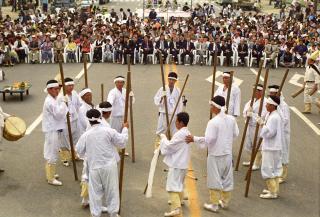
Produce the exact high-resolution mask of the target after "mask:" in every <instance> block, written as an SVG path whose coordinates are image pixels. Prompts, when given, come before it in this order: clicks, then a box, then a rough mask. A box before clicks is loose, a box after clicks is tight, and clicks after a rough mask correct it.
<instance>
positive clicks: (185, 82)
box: [167, 74, 189, 131]
mask: <svg viewBox="0 0 320 217" xmlns="http://www.w3.org/2000/svg"><path fill="white" fill-rule="evenodd" d="M188 79H189V74H187V77H186V80H185V81H184V84H183V86H182V89H181V92H180V95H179V98H178V101H177V103H176V106H175V107H174V110H173V113H172V115H171V118H170V122H169V126H171V124H172V121H173V118H174V116H175V115H176V111H177V109H178V106H179V104H180V100H181V97H182V94H183V91H184V88H185V87H186V84H187V82H188ZM168 129H169V128H168ZM168 129H167V131H168Z"/></svg>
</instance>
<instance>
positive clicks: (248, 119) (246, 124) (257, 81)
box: [235, 62, 262, 171]
mask: <svg viewBox="0 0 320 217" xmlns="http://www.w3.org/2000/svg"><path fill="white" fill-rule="evenodd" d="M261 71H262V62H261V63H260V67H259V71H258V74H257V77H256V82H255V85H254V88H253V91H252V95H251V101H250V107H251V108H252V106H253V102H254V98H255V97H254V95H255V93H256V91H257V86H258V83H259V79H260V75H261ZM250 119H251V117H247V118H246V122H245V125H244V130H243V134H242V138H241V143H240V149H239V154H238V158H237V163H236V167H235V171H238V170H239V164H240V160H241V155H242V150H243V146H244V141H245V139H246V135H247V130H248V125H249V121H250Z"/></svg>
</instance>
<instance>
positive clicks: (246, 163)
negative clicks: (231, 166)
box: [242, 161, 250, 167]
mask: <svg viewBox="0 0 320 217" xmlns="http://www.w3.org/2000/svg"><path fill="white" fill-rule="evenodd" d="M242 166H245V167H248V166H250V161H243V162H242Z"/></svg>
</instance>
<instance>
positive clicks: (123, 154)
mask: <svg viewBox="0 0 320 217" xmlns="http://www.w3.org/2000/svg"><path fill="white" fill-rule="evenodd" d="M130 80H131V72H130V71H128V72H127V86H126V101H125V109H124V120H123V122H124V123H127V121H128V113H129V111H128V108H129V90H130ZM125 151H126V150H125V148H123V149H122V150H121V161H120V174H119V193H120V207H119V214H120V212H121V199H122V186H123V174H124V157H125Z"/></svg>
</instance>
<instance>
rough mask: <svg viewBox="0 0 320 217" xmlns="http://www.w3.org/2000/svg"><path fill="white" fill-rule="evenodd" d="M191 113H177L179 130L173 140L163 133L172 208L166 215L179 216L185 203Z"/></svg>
mask: <svg viewBox="0 0 320 217" xmlns="http://www.w3.org/2000/svg"><path fill="white" fill-rule="evenodd" d="M188 123H189V114H188V113H186V112H181V113H178V114H177V119H176V122H175V125H176V128H177V132H176V133H175V134H174V135H173V137H172V138H171V140H168V139H167V136H166V135H165V134H161V135H160V137H161V141H160V150H161V154H162V155H164V159H163V162H164V163H165V164H166V165H167V166H168V167H169V171H168V176H167V184H166V190H167V192H168V193H169V197H170V204H171V210H170V212H166V213H165V214H164V216H177V215H179V214H180V213H181V212H182V210H181V204H183V199H184V194H183V189H184V180H185V176H186V174H187V172H188V167H189V161H190V146H189V144H187V143H186V141H185V138H186V136H188V135H190V131H189V130H188V127H187V126H188Z"/></svg>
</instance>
